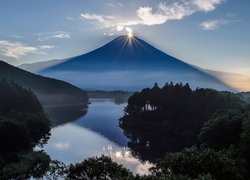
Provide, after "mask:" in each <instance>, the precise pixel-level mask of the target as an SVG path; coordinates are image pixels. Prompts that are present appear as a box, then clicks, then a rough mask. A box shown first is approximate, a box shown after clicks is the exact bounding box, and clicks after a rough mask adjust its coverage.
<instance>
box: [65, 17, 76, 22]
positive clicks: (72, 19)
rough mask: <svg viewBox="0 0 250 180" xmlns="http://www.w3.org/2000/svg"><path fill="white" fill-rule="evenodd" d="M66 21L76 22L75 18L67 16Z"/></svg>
mask: <svg viewBox="0 0 250 180" xmlns="http://www.w3.org/2000/svg"><path fill="white" fill-rule="evenodd" d="M65 19H67V20H70V21H74V20H75V19H74V18H72V17H69V16H66V17H65Z"/></svg>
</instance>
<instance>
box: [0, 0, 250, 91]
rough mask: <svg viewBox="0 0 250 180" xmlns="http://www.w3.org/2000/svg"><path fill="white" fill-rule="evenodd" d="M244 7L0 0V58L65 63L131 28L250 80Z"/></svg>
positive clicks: (181, 0) (232, 3) (248, 18)
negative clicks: (68, 59) (61, 61)
mask: <svg viewBox="0 0 250 180" xmlns="http://www.w3.org/2000/svg"><path fill="white" fill-rule="evenodd" d="M249 7H250V1H249V0H136V1H135V0H126V1H124V0H123V1H122V0H116V1H115V0H91V1H86V0H53V1H52V0H36V1H34V0H22V1H20V0H8V1H1V2H0V22H1V26H0V27H1V28H0V59H2V60H4V61H6V62H8V63H11V64H14V65H19V64H22V63H32V62H38V61H43V60H50V59H60V58H67V57H71V56H76V55H79V54H83V53H86V52H88V51H90V50H93V49H95V48H97V47H99V46H101V45H103V44H105V43H107V42H108V41H110V40H112V39H113V38H115V37H116V36H119V35H122V34H126V33H128V31H131V30H132V31H133V33H134V34H136V35H137V36H139V37H141V38H142V39H144V40H146V41H147V42H150V43H151V44H153V45H154V46H156V47H157V48H159V49H161V50H163V51H164V52H166V53H168V54H170V55H173V56H175V57H177V58H179V59H181V60H184V61H186V62H188V63H190V64H194V65H198V66H201V67H203V68H208V69H214V70H220V71H227V72H234V73H238V74H243V75H245V76H250V33H249V32H250V11H249ZM245 86H248V85H246V84H245ZM249 89H250V85H249Z"/></svg>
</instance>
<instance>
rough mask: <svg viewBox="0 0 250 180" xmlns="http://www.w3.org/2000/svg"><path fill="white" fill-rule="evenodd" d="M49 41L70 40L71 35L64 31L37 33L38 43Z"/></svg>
mask: <svg viewBox="0 0 250 180" xmlns="http://www.w3.org/2000/svg"><path fill="white" fill-rule="evenodd" d="M51 39H71V35H70V33H68V32H65V31H56V32H49V33H38V40H39V41H48V40H51Z"/></svg>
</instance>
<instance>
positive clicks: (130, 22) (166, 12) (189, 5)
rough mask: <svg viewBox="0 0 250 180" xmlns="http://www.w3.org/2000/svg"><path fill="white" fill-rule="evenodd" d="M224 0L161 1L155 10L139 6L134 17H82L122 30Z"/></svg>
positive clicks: (207, 8)
mask: <svg viewBox="0 0 250 180" xmlns="http://www.w3.org/2000/svg"><path fill="white" fill-rule="evenodd" d="M223 1H224V0H180V1H176V0H173V1H171V2H169V3H159V5H158V8H157V9H156V10H155V11H154V10H153V8H152V7H139V8H138V9H137V11H136V12H135V13H136V16H135V17H134V18H124V17H114V16H107V15H101V14H89V13H82V14H81V17H82V18H83V19H87V20H93V21H95V22H97V23H98V24H99V27H100V28H114V27H115V28H116V30H117V31H121V30H123V29H124V27H126V26H134V25H148V26H152V25H159V24H164V23H166V22H168V21H170V20H181V19H183V18H184V17H186V16H190V15H192V14H194V13H195V12H209V11H213V10H214V9H215V8H216V6H217V5H219V4H221V3H222V2H223Z"/></svg>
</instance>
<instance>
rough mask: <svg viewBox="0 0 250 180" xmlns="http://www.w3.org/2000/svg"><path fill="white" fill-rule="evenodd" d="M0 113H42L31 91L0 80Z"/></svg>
mask: <svg viewBox="0 0 250 180" xmlns="http://www.w3.org/2000/svg"><path fill="white" fill-rule="evenodd" d="M0 86H1V88H0V113H2V114H7V113H9V112H10V111H20V112H32V113H42V112H43V108H42V106H41V104H40V103H39V101H38V100H37V98H36V96H35V95H34V93H33V92H32V91H31V90H27V89H25V88H23V87H21V86H20V85H18V84H16V83H15V82H13V81H11V82H7V81H6V80H0Z"/></svg>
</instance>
